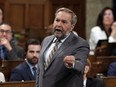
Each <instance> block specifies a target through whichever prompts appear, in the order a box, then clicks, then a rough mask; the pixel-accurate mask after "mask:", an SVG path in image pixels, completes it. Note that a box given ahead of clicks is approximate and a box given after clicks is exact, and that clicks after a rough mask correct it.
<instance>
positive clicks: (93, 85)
mask: <svg viewBox="0 0 116 87" xmlns="http://www.w3.org/2000/svg"><path fill="white" fill-rule="evenodd" d="M90 69H91V62H90V60H89V59H87V64H86V66H85V70H84V76H83V77H84V82H83V85H84V87H105V83H104V81H103V80H102V79H98V78H92V77H88V73H89V70H90Z"/></svg>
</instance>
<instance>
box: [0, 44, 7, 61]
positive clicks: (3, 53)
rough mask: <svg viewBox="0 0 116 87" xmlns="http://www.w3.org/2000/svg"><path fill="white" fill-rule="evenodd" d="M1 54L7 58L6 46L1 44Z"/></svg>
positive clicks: (3, 57) (4, 58)
mask: <svg viewBox="0 0 116 87" xmlns="http://www.w3.org/2000/svg"><path fill="white" fill-rule="evenodd" d="M0 56H1V58H2V59H3V60H6V48H5V47H4V46H0Z"/></svg>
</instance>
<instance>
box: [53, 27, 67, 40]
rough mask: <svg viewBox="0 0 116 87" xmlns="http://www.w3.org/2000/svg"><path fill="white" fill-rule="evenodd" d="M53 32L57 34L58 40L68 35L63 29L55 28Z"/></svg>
mask: <svg viewBox="0 0 116 87" xmlns="http://www.w3.org/2000/svg"><path fill="white" fill-rule="evenodd" d="M53 34H54V35H55V36H56V38H57V39H58V40H62V39H64V38H65V37H66V35H65V34H64V32H63V31H62V30H59V29H54V30H53Z"/></svg>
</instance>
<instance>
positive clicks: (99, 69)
mask: <svg viewBox="0 0 116 87" xmlns="http://www.w3.org/2000/svg"><path fill="white" fill-rule="evenodd" d="M93 58H94V61H93V60H92V61H91V60H90V61H91V65H92V67H91V71H90V74H89V76H93V77H94V76H96V74H97V73H103V74H104V75H106V74H107V70H108V67H109V64H110V63H112V62H116V56H97V57H95V56H94V57H93Z"/></svg>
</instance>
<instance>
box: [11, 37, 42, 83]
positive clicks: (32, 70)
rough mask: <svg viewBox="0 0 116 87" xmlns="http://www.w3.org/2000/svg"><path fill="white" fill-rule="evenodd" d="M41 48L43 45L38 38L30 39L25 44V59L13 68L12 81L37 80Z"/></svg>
mask: <svg viewBox="0 0 116 87" xmlns="http://www.w3.org/2000/svg"><path fill="white" fill-rule="evenodd" d="M40 49H41V46H40V42H39V41H38V40H36V39H29V40H28V41H27V43H26V46H25V52H26V58H25V61H24V62H23V63H22V64H20V65H18V66H17V67H16V68H14V69H13V71H12V72H11V77H10V81H30V80H35V76H36V71H37V63H38V59H39V52H40Z"/></svg>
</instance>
